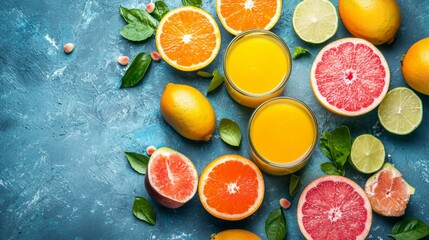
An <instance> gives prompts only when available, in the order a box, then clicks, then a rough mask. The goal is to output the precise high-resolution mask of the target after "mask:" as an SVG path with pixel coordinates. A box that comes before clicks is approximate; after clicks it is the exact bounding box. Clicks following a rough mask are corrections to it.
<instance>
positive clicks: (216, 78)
mask: <svg viewBox="0 0 429 240" xmlns="http://www.w3.org/2000/svg"><path fill="white" fill-rule="evenodd" d="M223 81H224V78H223V76H222V74H220V73H219V72H218V71H217V70H214V71H213V78H212V80H211V81H210V86H209V89H208V90H207V93H209V92H211V91H213V90H215V89H216V88H217V87H219V86H220V85H221V84H222V83H223Z"/></svg>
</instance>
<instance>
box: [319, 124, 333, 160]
mask: <svg viewBox="0 0 429 240" xmlns="http://www.w3.org/2000/svg"><path fill="white" fill-rule="evenodd" d="M330 138H331V134H330V133H329V132H327V131H324V132H323V133H322V137H321V138H320V145H319V147H320V150H321V151H322V153H323V155H325V156H326V157H327V158H328V159H329V160H331V161H334V157H332V155H331V150H330V149H331V146H330V145H329V139H330Z"/></svg>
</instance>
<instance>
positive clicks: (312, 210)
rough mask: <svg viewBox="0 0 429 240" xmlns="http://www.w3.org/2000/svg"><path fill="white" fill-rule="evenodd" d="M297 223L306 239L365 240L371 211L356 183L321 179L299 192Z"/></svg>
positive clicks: (348, 180) (340, 179) (337, 179)
mask: <svg viewBox="0 0 429 240" xmlns="http://www.w3.org/2000/svg"><path fill="white" fill-rule="evenodd" d="M297 220H298V225H299V229H300V230H301V233H302V234H303V235H304V237H305V238H306V239H365V237H366V236H367V235H368V233H369V230H370V228H371V222H372V211H371V205H370V203H369V200H368V197H367V196H366V194H365V192H364V191H363V189H362V188H361V187H360V186H359V185H357V184H356V183H355V182H353V181H352V180H350V179H348V178H345V177H341V176H324V177H320V178H318V179H316V180H314V181H313V182H311V183H310V184H309V185H308V186H307V187H306V188H305V189H304V191H303V192H302V194H301V197H300V198H299V201H298V208H297Z"/></svg>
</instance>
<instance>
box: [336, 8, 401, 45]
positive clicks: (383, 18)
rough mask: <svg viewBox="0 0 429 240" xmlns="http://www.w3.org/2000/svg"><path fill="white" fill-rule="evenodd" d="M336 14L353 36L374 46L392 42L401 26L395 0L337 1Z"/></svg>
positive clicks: (399, 13) (399, 12)
mask: <svg viewBox="0 0 429 240" xmlns="http://www.w3.org/2000/svg"><path fill="white" fill-rule="evenodd" d="M338 12H339V13H340V17H341V20H342V21H343V23H344V26H345V27H346V28H347V30H348V31H349V32H350V33H351V34H352V35H353V36H355V37H359V38H363V39H365V40H367V41H369V42H371V43H372V44H374V45H380V44H383V43H391V42H393V40H394V38H395V34H396V32H397V31H398V29H399V26H400V25H401V11H400V9H399V5H398V3H397V1H396V0H339V1H338Z"/></svg>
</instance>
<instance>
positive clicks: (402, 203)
mask: <svg viewBox="0 0 429 240" xmlns="http://www.w3.org/2000/svg"><path fill="white" fill-rule="evenodd" d="M365 192H366V194H367V195H368V198H369V201H370V202H371V206H372V210H374V212H376V213H378V214H380V215H383V216H389V217H398V216H402V215H404V214H405V209H406V208H407V204H408V201H409V200H410V195H412V194H414V192H415V189H414V188H413V187H412V186H410V185H409V184H408V183H407V182H406V181H405V180H404V179H403V178H402V174H401V173H400V172H399V171H398V170H397V169H396V168H395V167H394V166H393V165H392V164H390V163H385V164H384V165H383V168H382V169H381V170H380V171H378V172H377V173H376V174H374V176H372V177H370V178H369V179H368V181H367V182H366V184H365Z"/></svg>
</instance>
